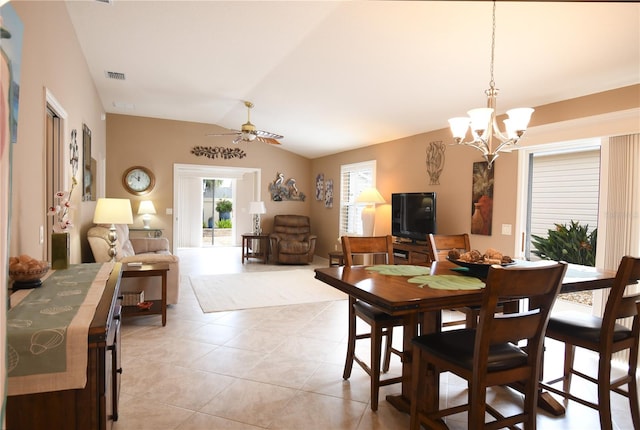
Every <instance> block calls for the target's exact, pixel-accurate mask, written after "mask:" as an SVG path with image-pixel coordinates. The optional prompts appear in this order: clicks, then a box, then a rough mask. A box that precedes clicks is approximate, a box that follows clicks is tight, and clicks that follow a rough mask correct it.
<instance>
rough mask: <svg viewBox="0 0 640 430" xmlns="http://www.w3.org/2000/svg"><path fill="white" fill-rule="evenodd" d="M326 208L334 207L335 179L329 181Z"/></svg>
mask: <svg viewBox="0 0 640 430" xmlns="http://www.w3.org/2000/svg"><path fill="white" fill-rule="evenodd" d="M324 207H325V208H332V207H333V179H327V182H326V189H325V192H324Z"/></svg>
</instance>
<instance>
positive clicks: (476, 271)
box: [447, 257, 516, 278]
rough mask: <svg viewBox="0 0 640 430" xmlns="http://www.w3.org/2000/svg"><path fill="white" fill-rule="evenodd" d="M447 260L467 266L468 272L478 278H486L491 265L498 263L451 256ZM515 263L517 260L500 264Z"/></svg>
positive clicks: (509, 264)
mask: <svg viewBox="0 0 640 430" xmlns="http://www.w3.org/2000/svg"><path fill="white" fill-rule="evenodd" d="M447 260H449V261H450V262H452V263H454V264H457V265H458V266H460V267H466V268H467V271H466V273H468V274H469V275H471V276H476V277H478V278H486V277H487V274H488V273H489V267H491V266H492V265H494V264H496V263H471V262H469V261H462V260H454V259H452V258H449V257H447ZM513 264H516V262H515V261H512V262H511V263H502V264H500V266H511V265H513Z"/></svg>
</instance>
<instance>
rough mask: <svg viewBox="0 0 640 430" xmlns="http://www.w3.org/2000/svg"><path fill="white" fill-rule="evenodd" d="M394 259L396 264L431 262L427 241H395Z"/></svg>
mask: <svg viewBox="0 0 640 430" xmlns="http://www.w3.org/2000/svg"><path fill="white" fill-rule="evenodd" d="M393 260H394V262H395V263H396V264H419V265H424V264H430V263H431V261H432V259H431V253H430V252H429V247H428V246H427V244H426V242H425V243H424V244H422V243H418V242H394V243H393Z"/></svg>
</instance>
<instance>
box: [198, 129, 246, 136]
mask: <svg viewBox="0 0 640 430" xmlns="http://www.w3.org/2000/svg"><path fill="white" fill-rule="evenodd" d="M240 133H241V132H240V131H238V130H233V131H231V132H229V133H207V134H205V136H235V135H237V134H240Z"/></svg>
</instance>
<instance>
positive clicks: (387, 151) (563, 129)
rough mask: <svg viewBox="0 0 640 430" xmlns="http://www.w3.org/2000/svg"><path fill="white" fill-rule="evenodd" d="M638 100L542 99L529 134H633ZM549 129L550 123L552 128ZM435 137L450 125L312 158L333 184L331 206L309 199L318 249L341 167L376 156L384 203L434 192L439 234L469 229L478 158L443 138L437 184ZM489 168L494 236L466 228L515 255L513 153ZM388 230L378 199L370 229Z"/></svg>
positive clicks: (626, 91) (548, 139)
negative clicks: (430, 157) (505, 229)
mask: <svg viewBox="0 0 640 430" xmlns="http://www.w3.org/2000/svg"><path fill="white" fill-rule="evenodd" d="M639 107H640V85H634V86H630V87H626V88H620V89H616V90H612V91H607V92H604V93H599V94H594V95H591V96H587V97H580V98H578V99H572V100H567V101H564V102H560V103H553V104H549V105H545V106H539V107H537V108H536V112H535V113H534V116H533V118H532V124H531V126H532V128H531V129H530V131H529V133H530V134H531V135H532V136H535V137H537V139H534V140H535V143H536V144H544V143H553V142H561V141H567V140H572V139H579V138H580V139H582V138H587V137H602V136H610V135H619V134H627V133H637V132H638V131H640V117H639V115H638V108H639ZM630 110H633V112H632V113H631V114H630V115H629V114H625V115H622V118H621V119H618V118H615V116H616V115H613V116H614V118H613V119H609V118H607V119H606V120H603V119H602V118H601V117H602V116H607V115H608V116H612V115H610V114H611V113H616V112H629V111H630ZM576 120H580V121H576ZM550 126H554V127H550ZM547 128H553V130H552V131H551V132H549V131H548V130H546V129H547ZM536 129H545V131H546V133H544V135H542V134H541V133H538V135H539V136H537V135H536ZM528 138H529V135H525V138H524V139H523V145H525V146H526V145H527V144H528V143H527V140H528ZM433 141H442V142H445V143H450V142H452V138H451V133H450V132H449V130H448V129H442V130H436V131H432V132H429V133H424V134H420V135H417V136H411V137H408V138H404V139H399V140H396V141H392V142H385V143H380V144H378V145H374V146H368V147H365V148H360V149H356V150H353V151H347V152H343V153H340V154H336V155H331V156H327V157H323V158H318V159H315V160H313V162H312V166H311V168H312V172H311V174H312V177H315V176H316V175H317V174H318V173H324V177H325V180H326V179H333V180H334V184H336V186H335V191H334V194H335V198H334V207H333V209H326V208H324V205H323V204H322V202H317V201H315V200H313V201H312V203H311V211H312V212H311V217H312V225H313V226H314V228H315V229H316V230H317V231H320V232H322V234H321V235H320V237H319V238H318V245H317V249H316V251H317V253H318V254H319V255H327V253H328V252H329V251H331V250H333V249H334V247H335V246H336V245H337V243H338V242H337V238H338V224H339V197H340V190H339V186H338V184H339V181H338V179H339V177H340V166H341V165H342V164H348V163H354V162H359V161H367V160H377V175H376V176H377V178H376V182H377V187H378V190H379V191H380V193H381V194H382V196H383V197H384V198H385V200H386V201H387V202H388V203H390V200H391V193H394V192H411V191H435V192H436V193H437V210H436V219H437V229H438V233H443V234H447V233H459V232H466V233H470V231H471V184H472V165H473V163H474V162H476V161H482V158H481V156H480V154H479V153H478V152H477V151H475V150H473V149H471V148H467V147H460V146H453V145H448V146H447V148H446V153H445V167H444V171H443V172H442V174H441V176H440V185H430V184H429V177H428V175H427V171H426V165H425V159H426V149H427V147H428V145H429V142H433ZM530 143H531V142H529V144H530ZM494 168H495V172H494V174H495V178H494V179H495V185H494V212H493V227H492V230H493V233H492V235H491V236H481V235H471V246H472V247H474V248H477V249H480V250H485V249H486V248H489V247H493V248H496V249H499V250H501V251H502V252H505V253H510V254H512V255H516V254H517V253H518V251H517V249H516V243H517V241H516V235H518V234H520V232H517V231H515V226H516V224H517V223H516V202H517V199H518V198H519V192H520V191H521V190H520V189H519V187H518V183H517V179H518V152H512V153H504V154H502V155H500V157H499V158H498V160H497V161H496V162H495V167H494ZM502 224H511V225H512V226H513V227H514V231H513V234H512V235H511V236H504V235H502V234H501V226H502ZM390 233H391V216H390V204H385V205H379V206H378V207H377V210H376V224H375V234H390Z"/></svg>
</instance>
